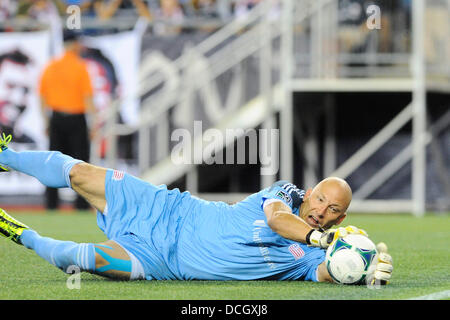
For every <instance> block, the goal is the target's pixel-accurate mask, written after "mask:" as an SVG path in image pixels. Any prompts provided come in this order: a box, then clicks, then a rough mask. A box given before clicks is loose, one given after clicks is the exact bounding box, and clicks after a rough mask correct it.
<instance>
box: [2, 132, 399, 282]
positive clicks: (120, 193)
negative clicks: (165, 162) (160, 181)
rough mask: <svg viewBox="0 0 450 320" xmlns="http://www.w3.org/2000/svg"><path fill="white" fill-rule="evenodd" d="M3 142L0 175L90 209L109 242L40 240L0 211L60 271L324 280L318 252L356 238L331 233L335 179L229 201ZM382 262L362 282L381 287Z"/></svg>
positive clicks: (347, 192) (337, 195)
mask: <svg viewBox="0 0 450 320" xmlns="http://www.w3.org/2000/svg"><path fill="white" fill-rule="evenodd" d="M10 140H11V136H8V137H5V136H4V135H3V139H0V149H1V152H0V164H1V166H0V167H1V168H2V169H1V170H3V171H8V170H9V169H14V170H17V171H19V172H23V173H25V174H28V175H31V176H34V177H35V178H37V179H38V180H39V181H40V182H41V183H43V184H44V185H46V186H49V187H54V188H72V189H73V190H75V191H76V192H77V193H78V194H80V195H81V196H83V197H84V198H85V199H86V200H87V201H88V202H89V203H90V204H91V205H92V206H93V207H94V208H95V209H97V224H98V226H99V227H100V229H101V230H102V231H103V232H104V233H105V235H106V236H107V238H108V239H109V240H108V241H106V242H104V243H100V244H94V243H75V242H72V241H59V240H54V239H50V238H46V237H42V236H40V235H39V234H38V233H37V232H35V231H33V230H32V229H30V228H29V227H27V226H26V225H24V224H22V223H20V222H19V221H17V220H15V219H13V218H12V217H10V216H9V215H8V214H7V213H6V212H5V211H3V210H0V233H2V234H3V235H5V236H6V237H8V238H11V239H12V240H13V241H14V242H16V243H18V244H21V245H24V246H25V247H26V248H29V249H32V250H34V251H35V252H36V253H37V254H38V255H39V256H41V257H42V258H44V259H45V260H47V261H48V262H50V263H51V264H53V265H55V266H56V267H58V268H60V269H61V270H63V271H66V270H67V269H68V268H69V267H70V266H73V265H75V266H78V267H79V268H80V269H81V270H82V271H86V272H90V273H94V274H98V275H101V276H106V277H109V278H113V279H121V280H136V279H147V280H164V279H180V280H193V279H201V280H256V279H265V280H269V279H271V280H310V281H328V282H332V279H331V277H330V275H329V273H328V271H327V268H326V266H325V264H324V259H325V250H324V249H325V248H327V247H328V246H329V244H330V243H331V242H332V241H333V240H334V239H336V238H337V237H340V236H344V235H345V234H346V233H362V234H365V232H364V231H363V230H360V229H358V228H356V227H347V228H339V229H330V228H331V227H332V226H334V225H338V224H340V223H341V222H342V220H343V219H344V218H345V216H346V210H347V208H348V206H349V204H350V201H351V197H352V192H351V189H350V187H349V185H348V184H347V183H346V182H345V181H344V180H342V179H339V178H327V179H325V180H323V181H321V182H320V183H319V184H318V185H317V186H315V187H314V188H313V189H308V190H307V191H306V192H305V191H303V190H300V189H298V188H297V187H296V186H294V185H293V184H291V183H287V182H283V181H280V182H277V183H275V184H273V185H272V186H271V187H270V188H266V189H263V190H261V191H260V192H258V193H255V194H253V195H251V196H249V197H248V198H246V199H244V200H243V201H241V202H238V203H236V204H234V205H228V204H226V203H223V202H210V201H204V200H201V199H198V198H195V197H192V196H191V195H190V194H189V192H180V191H179V190H178V189H174V190H168V189H167V188H166V186H164V185H163V186H154V185H152V184H150V183H147V182H145V181H142V180H139V179H137V178H135V177H133V176H131V175H128V174H126V173H123V172H120V171H116V170H112V169H105V168H100V167H97V166H93V165H91V164H88V163H85V162H82V161H80V160H76V159H73V158H71V157H69V156H67V155H64V154H62V153H60V152H55V151H24V152H15V151H14V150H12V149H11V148H8V143H9V141H10ZM383 260H384V261H383V266H384V268H383V270H382V271H381V270H377V268H374V269H375V272H374V273H373V275H372V277H371V279H373V280H380V281H382V283H387V282H388V280H389V279H390V277H391V272H392V267H391V259H390V256H389V255H387V254H386V255H385V256H384V259H383ZM386 263H387V265H388V268H386ZM379 269H380V268H379Z"/></svg>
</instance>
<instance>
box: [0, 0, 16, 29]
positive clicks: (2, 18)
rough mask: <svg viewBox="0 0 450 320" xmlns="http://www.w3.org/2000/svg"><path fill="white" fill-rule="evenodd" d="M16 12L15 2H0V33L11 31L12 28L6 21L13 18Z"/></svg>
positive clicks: (5, 0)
mask: <svg viewBox="0 0 450 320" xmlns="http://www.w3.org/2000/svg"><path fill="white" fill-rule="evenodd" d="M16 12H17V2H16V1H13V0H1V1H0V22H6V24H3V23H0V32H5V31H13V28H12V27H11V26H9V25H8V24H7V21H8V20H9V19H11V18H13V17H14V16H15V15H16Z"/></svg>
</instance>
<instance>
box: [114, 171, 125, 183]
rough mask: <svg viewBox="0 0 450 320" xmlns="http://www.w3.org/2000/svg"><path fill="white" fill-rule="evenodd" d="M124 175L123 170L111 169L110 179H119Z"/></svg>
mask: <svg viewBox="0 0 450 320" xmlns="http://www.w3.org/2000/svg"><path fill="white" fill-rule="evenodd" d="M124 176H125V173H124V172H123V171H119V170H113V174H112V179H113V180H116V181H120V180H122V179H123V177H124Z"/></svg>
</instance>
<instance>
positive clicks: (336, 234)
mask: <svg viewBox="0 0 450 320" xmlns="http://www.w3.org/2000/svg"><path fill="white" fill-rule="evenodd" d="M348 234H362V235H364V236H366V237H367V236H368V234H367V232H366V231H364V230H363V229H359V228H357V227H355V226H347V227H345V228H342V227H341V228H337V229H328V230H325V231H317V230H311V231H310V232H309V233H308V235H307V236H306V243H307V244H308V245H310V246H313V247H320V248H322V249H326V248H328V246H329V245H330V244H331V243H332V242H333V241H334V240H336V239H337V238H342V237H345V236H346V235H348Z"/></svg>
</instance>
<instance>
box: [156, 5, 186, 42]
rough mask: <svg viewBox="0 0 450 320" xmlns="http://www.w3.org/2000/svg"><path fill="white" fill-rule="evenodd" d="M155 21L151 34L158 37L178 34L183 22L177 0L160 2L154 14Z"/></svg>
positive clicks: (182, 14)
mask: <svg viewBox="0 0 450 320" xmlns="http://www.w3.org/2000/svg"><path fill="white" fill-rule="evenodd" d="M156 17H157V20H158V21H156V22H155V24H154V26H153V32H154V33H155V34H158V35H163V34H164V35H171V34H172V35H173V34H178V33H179V32H180V31H181V30H182V27H181V24H182V23H183V20H184V13H183V10H182V8H181V5H180V3H179V2H178V0H161V1H160V8H159V9H158V10H157V12H156Z"/></svg>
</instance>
